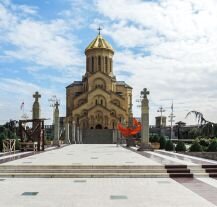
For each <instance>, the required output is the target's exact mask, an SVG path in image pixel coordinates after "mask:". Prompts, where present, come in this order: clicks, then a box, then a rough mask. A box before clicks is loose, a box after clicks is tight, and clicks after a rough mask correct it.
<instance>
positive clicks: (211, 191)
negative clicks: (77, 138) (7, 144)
mask: <svg viewBox="0 0 217 207" xmlns="http://www.w3.org/2000/svg"><path fill="white" fill-rule="evenodd" d="M133 150H135V149H131V150H129V149H125V148H122V147H116V145H70V146H66V147H64V148H60V149H55V150H52V151H47V152H44V153H41V154H35V155H31V156H29V157H26V158H22V159H18V160H13V161H10V162H7V163H3V164H0V173H2V174H4V172H6V174H7V173H8V174H10V173H12V174H13V173H14V174H16V173H18V174H19V173H20V175H21V178H9V177H7V176H2V177H0V186H1V187H0V195H1V205H2V206H4V207H27V206H31V207H36V206H37V207H50V206H52V207H63V206H64V207H68V206H73V207H81V206H82V207H83V206H87V205H88V206H89V207H92V206H94V207H95V206H97V207H132V206H133V207H145V206H152V207H158V206H161V207H174V206H175V207H183V206H184V207H198V206H199V207H214V206H217V199H216V195H217V180H216V179H214V178H209V177H208V176H209V173H206V170H205V169H202V168H201V166H202V165H204V164H205V165H208V164H209V165H212V166H216V163H217V162H216V161H211V160H206V159H201V158H194V157H190V156H186V155H177V154H176V153H171V152H164V151H155V152H140V153H138V152H134V151H133ZM166 166H167V167H169V168H166ZM174 166H175V167H180V166H181V167H183V166H185V167H187V168H188V167H190V168H192V169H191V170H190V171H191V172H192V173H193V174H197V172H198V170H199V171H201V170H203V175H207V176H200V177H194V178H184V177H181V178H177V177H175V178H169V176H168V175H169V174H170V173H168V171H171V170H172V171H173V169H174ZM176 170H177V169H176ZM181 170H186V169H181ZM187 170H189V169H187ZM89 172H91V173H93V174H94V175H95V174H96V175H97V174H98V175H99V174H100V175H101V174H102V175H109V176H111V175H112V174H114V175H120V177H118V178H117V177H115V178H112V177H109V176H108V177H106V176H105V178H88V176H81V175H82V173H84V174H85V175H88V173H89ZM41 173H42V174H41ZM43 173H44V174H43ZM46 173H48V174H49V175H50V174H55V173H56V175H62V176H63V175H65V176H66V175H70V176H71V178H64V176H63V177H62V178H45V177H43V176H44V175H45V174H46ZM73 173H74V175H75V176H74V177H73V178H72V174H73ZM29 174H34V175H36V176H35V178H23V177H22V176H23V175H29ZM40 174H41V175H43V176H42V178H40V176H39V175H40ZM126 174H127V175H128V176H126V177H125V178H123V175H126ZM140 174H141V175H142V174H143V175H148V176H146V177H145V178H135V177H133V176H132V177H130V175H140ZM156 175H159V176H160V177H157V176H156ZM162 175H165V176H166V175H167V177H163V176H162ZM27 177H28V176H27ZM33 177H34V176H33ZM54 177H55V176H54ZM151 177H152V178H151Z"/></svg>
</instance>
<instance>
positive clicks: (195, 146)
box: [189, 140, 203, 152]
mask: <svg viewBox="0 0 217 207" xmlns="http://www.w3.org/2000/svg"><path fill="white" fill-rule="evenodd" d="M189 151H190V152H202V151H203V148H202V146H201V145H200V143H199V141H198V140H196V141H194V142H193V144H192V145H191V146H190V148H189Z"/></svg>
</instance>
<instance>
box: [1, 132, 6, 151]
mask: <svg viewBox="0 0 217 207" xmlns="http://www.w3.org/2000/svg"><path fill="white" fill-rule="evenodd" d="M4 139H6V135H5V133H1V134H0V151H2V149H3V140H4Z"/></svg>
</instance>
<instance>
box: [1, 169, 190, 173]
mask: <svg viewBox="0 0 217 207" xmlns="http://www.w3.org/2000/svg"><path fill="white" fill-rule="evenodd" d="M50 172H52V173H95V172H96V173H167V170H165V169H104V170H103V169H6V170H3V169H1V170H0V173H50ZM189 172H190V171H189Z"/></svg>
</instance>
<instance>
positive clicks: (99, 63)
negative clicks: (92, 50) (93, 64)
mask: <svg viewBox="0 0 217 207" xmlns="http://www.w3.org/2000/svg"><path fill="white" fill-rule="evenodd" d="M98 69H99V71H101V56H98Z"/></svg>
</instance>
